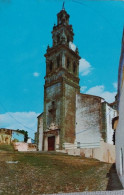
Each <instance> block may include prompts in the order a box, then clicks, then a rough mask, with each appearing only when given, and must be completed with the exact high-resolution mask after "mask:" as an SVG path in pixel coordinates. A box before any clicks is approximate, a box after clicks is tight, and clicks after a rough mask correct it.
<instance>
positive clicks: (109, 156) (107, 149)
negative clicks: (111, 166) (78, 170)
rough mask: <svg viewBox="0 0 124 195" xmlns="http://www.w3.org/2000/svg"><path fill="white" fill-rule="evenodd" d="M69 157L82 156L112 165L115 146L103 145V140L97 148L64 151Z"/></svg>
mask: <svg viewBox="0 0 124 195" xmlns="http://www.w3.org/2000/svg"><path fill="white" fill-rule="evenodd" d="M66 152H67V153H68V154H69V155H74V156H84V157H86V158H94V159H97V160H100V161H102V162H107V163H114V162H115V146H114V145H111V144H108V143H105V142H104V141H103V140H101V142H100V147H98V148H81V149H80V148H77V149H76V148H73V149H66Z"/></svg>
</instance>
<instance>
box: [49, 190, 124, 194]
mask: <svg viewBox="0 0 124 195" xmlns="http://www.w3.org/2000/svg"><path fill="white" fill-rule="evenodd" d="M52 195H58V194H52ZM60 195H124V190H118V191H104V192H75V193H62V194H60Z"/></svg>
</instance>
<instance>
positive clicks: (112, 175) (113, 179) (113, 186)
mask: <svg viewBox="0 0 124 195" xmlns="http://www.w3.org/2000/svg"><path fill="white" fill-rule="evenodd" d="M106 177H108V178H109V180H108V185H107V188H106V190H108V191H114V190H122V189H123V187H122V184H121V182H120V180H119V177H118V175H117V172H116V167H115V163H113V164H112V166H111V168H110V170H109V173H107V175H106Z"/></svg>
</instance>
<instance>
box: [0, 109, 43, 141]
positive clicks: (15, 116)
mask: <svg viewBox="0 0 124 195" xmlns="http://www.w3.org/2000/svg"><path fill="white" fill-rule="evenodd" d="M38 115H39V113H36V112H7V113H4V114H0V128H8V129H15V130H16V129H23V130H26V131H28V134H29V137H32V138H34V133H35V132H36V131H37V116H38Z"/></svg>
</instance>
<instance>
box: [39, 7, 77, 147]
mask: <svg viewBox="0 0 124 195" xmlns="http://www.w3.org/2000/svg"><path fill="white" fill-rule="evenodd" d="M73 35H74V34H73V29H72V26H71V25H70V24H69V15H68V14H67V12H66V11H65V9H64V8H63V9H62V10H61V11H60V12H59V13H58V14H57V25H54V27H53V31H52V39H53V45H52V47H51V48H50V47H48V48H47V53H46V54H45V57H46V77H45V86H44V123H43V130H44V139H43V140H44V148H45V150H47V149H48V150H52V149H62V145H63V143H64V142H69V143H74V140H75V117H76V116H75V114H76V106H75V104H76V93H77V92H78V91H79V76H78V74H79V59H80V57H79V55H78V49H76V51H73V50H72V49H71V48H70V46H69V43H70V42H73ZM69 121H70V122H69ZM51 126H52V127H53V126H54V128H52V129H51ZM49 137H55V140H54V141H52V139H54V138H49ZM50 139H51V144H52V142H53V144H55V143H56V144H55V146H53V148H50V147H52V146H50V147H49V144H50V143H49V142H50ZM57 140H59V145H58V144H57V143H58V141H57ZM54 142H55V143H54ZM54 147H55V148H54Z"/></svg>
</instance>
